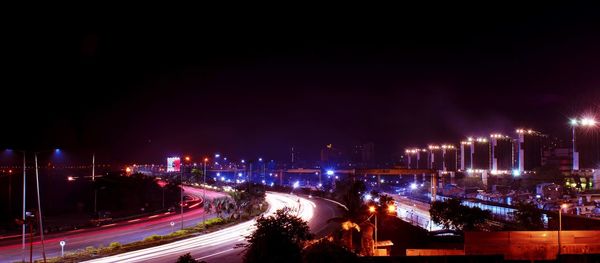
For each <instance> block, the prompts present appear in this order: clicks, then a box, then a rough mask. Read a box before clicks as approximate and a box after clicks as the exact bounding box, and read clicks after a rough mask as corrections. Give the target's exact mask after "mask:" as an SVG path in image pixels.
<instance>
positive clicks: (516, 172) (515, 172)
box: [512, 169, 521, 176]
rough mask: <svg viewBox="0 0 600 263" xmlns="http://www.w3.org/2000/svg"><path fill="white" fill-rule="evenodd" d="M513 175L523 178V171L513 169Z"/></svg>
mask: <svg viewBox="0 0 600 263" xmlns="http://www.w3.org/2000/svg"><path fill="white" fill-rule="evenodd" d="M512 174H513V176H521V171H519V169H513V171H512Z"/></svg>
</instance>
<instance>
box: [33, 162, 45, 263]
mask: <svg viewBox="0 0 600 263" xmlns="http://www.w3.org/2000/svg"><path fill="white" fill-rule="evenodd" d="M34 160H35V184H36V188H37V203H38V215H39V218H38V223H39V226H40V239H41V241H42V257H43V258H44V263H45V262H46V247H45V246H44V226H43V224H42V203H41V202H40V176H39V172H38V161H37V153H35V155H34ZM32 234H33V233H32Z"/></svg>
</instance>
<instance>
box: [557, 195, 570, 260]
mask: <svg viewBox="0 0 600 263" xmlns="http://www.w3.org/2000/svg"><path fill="white" fill-rule="evenodd" d="M567 207H568V205H567V204H562V205H560V208H558V254H559V255H560V250H561V249H560V245H561V244H560V234H561V231H562V210H563V209H566V208H567Z"/></svg>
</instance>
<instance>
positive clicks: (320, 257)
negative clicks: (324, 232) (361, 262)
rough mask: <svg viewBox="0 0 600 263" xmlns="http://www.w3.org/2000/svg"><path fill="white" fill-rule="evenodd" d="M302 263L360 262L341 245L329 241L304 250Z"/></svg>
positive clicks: (317, 243) (312, 245)
mask: <svg viewBox="0 0 600 263" xmlns="http://www.w3.org/2000/svg"><path fill="white" fill-rule="evenodd" d="M302 262H304V263H311V262H331V263H352V262H358V257H357V256H356V254H354V253H352V252H351V251H350V250H348V249H346V248H344V247H342V246H340V245H337V244H335V243H333V242H331V241H328V240H320V241H318V242H316V243H314V244H311V245H310V246H308V247H306V248H304V250H303V251H302Z"/></svg>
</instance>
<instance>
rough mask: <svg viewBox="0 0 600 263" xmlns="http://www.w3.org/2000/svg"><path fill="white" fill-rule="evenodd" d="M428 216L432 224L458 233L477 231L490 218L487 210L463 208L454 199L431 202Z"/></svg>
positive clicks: (457, 200) (458, 201)
mask: <svg viewBox="0 0 600 263" xmlns="http://www.w3.org/2000/svg"><path fill="white" fill-rule="evenodd" d="M429 214H430V215H431V220H432V221H433V222H434V223H436V224H441V225H442V226H443V227H444V228H445V229H455V230H458V231H464V230H468V231H472V230H479V229H481V228H482V226H483V224H484V223H485V222H486V220H489V219H490V218H491V212H490V211H489V210H481V209H480V208H478V207H473V208H471V207H468V206H464V205H462V204H461V201H460V200H459V199H455V198H453V199H448V200H446V201H443V202H440V201H436V202H433V203H432V204H431V208H430V209H429Z"/></svg>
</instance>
